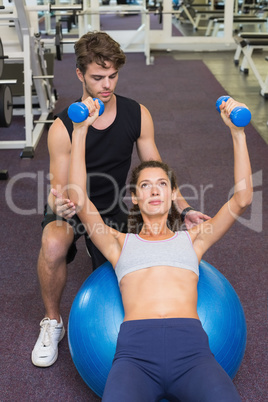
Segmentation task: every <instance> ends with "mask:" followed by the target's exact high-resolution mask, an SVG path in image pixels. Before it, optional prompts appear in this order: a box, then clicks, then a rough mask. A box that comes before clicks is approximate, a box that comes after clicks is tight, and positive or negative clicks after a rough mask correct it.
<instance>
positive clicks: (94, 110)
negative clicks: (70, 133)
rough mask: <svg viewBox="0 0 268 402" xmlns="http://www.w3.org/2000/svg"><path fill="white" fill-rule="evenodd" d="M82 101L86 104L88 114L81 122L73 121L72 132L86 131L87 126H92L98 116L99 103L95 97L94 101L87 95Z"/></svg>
mask: <svg viewBox="0 0 268 402" xmlns="http://www.w3.org/2000/svg"><path fill="white" fill-rule="evenodd" d="M82 103H84V105H86V106H87V108H88V111H89V115H88V117H87V118H86V120H84V121H82V122H81V123H75V122H73V127H74V132H78V131H79V132H80V131H82V132H83V131H85V130H86V132H87V129H88V127H89V126H92V125H93V124H94V122H95V121H96V120H97V118H98V117H99V110H100V104H99V102H98V100H97V99H95V101H94V100H93V99H92V98H91V97H90V96H89V97H88V98H86V99H85V100H84V101H83V102H82Z"/></svg>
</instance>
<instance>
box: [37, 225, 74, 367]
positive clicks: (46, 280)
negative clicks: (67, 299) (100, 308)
mask: <svg viewBox="0 0 268 402" xmlns="http://www.w3.org/2000/svg"><path fill="white" fill-rule="evenodd" d="M73 239H74V233H73V229H72V227H71V226H70V225H69V224H68V223H67V222H64V221H60V222H59V221H53V222H50V223H49V224H47V225H46V226H45V228H44V231H43V236H42V247H41V250H40V254H39V259H38V267H37V271H38V277H39V282H40V287H41V294H42V298H43V302H44V306H45V318H44V319H43V320H42V321H41V323H40V327H41V329H40V334H39V337H38V340H37V342H36V344H35V347H34V349H33V352H32V362H33V364H34V365H36V366H40V367H48V366H51V365H52V364H53V363H54V362H55V361H56V360H57V357H58V343H59V342H60V341H61V339H62V338H63V336H64V333H65V329H64V326H63V323H62V319H61V316H60V301H61V296H62V292H63V290H64V287H65V284H66V280H67V262H66V257H67V254H68V250H69V248H70V246H71V244H72V242H73Z"/></svg>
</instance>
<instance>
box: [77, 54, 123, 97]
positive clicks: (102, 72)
mask: <svg viewBox="0 0 268 402" xmlns="http://www.w3.org/2000/svg"><path fill="white" fill-rule="evenodd" d="M106 67H107V68H103V67H101V66H99V65H98V64H96V63H91V64H89V65H88V67H87V71H86V73H85V75H83V74H82V73H81V71H80V70H79V69H77V70H76V73H77V76H78V78H79V80H80V81H81V82H82V83H83V87H84V96H91V97H92V98H99V99H100V100H102V101H103V103H106V102H109V100H110V99H111V98H112V96H113V94H114V91H115V87H116V84H117V81H118V70H116V69H115V68H114V66H113V64H111V63H108V62H106Z"/></svg>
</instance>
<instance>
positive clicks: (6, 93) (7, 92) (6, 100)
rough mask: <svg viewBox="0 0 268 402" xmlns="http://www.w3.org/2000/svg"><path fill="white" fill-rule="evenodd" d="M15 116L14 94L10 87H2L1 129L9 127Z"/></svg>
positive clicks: (0, 98) (0, 94)
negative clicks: (13, 115)
mask: <svg viewBox="0 0 268 402" xmlns="http://www.w3.org/2000/svg"><path fill="white" fill-rule="evenodd" d="M12 114H13V102H12V92H11V89H10V86H8V85H0V127H9V126H10V124H11V120H12Z"/></svg>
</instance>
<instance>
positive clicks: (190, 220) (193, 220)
mask: <svg viewBox="0 0 268 402" xmlns="http://www.w3.org/2000/svg"><path fill="white" fill-rule="evenodd" d="M208 219H211V217H210V216H208V215H205V214H203V213H202V212H199V211H193V210H191V211H189V212H187V214H186V216H185V218H184V222H183V223H184V225H185V226H186V229H188V230H189V229H191V228H193V227H194V226H196V225H199V224H200V223H202V222H204V221H207V220H208Z"/></svg>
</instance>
